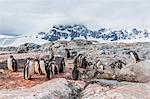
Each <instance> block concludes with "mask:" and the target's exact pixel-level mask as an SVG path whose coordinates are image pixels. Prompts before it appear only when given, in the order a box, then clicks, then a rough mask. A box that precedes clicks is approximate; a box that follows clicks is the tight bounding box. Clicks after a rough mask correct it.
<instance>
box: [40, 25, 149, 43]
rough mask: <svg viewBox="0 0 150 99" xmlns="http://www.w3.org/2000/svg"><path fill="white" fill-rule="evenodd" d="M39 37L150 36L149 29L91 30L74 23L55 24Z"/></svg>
mask: <svg viewBox="0 0 150 99" xmlns="http://www.w3.org/2000/svg"><path fill="white" fill-rule="evenodd" d="M37 37H42V39H45V40H48V41H56V40H61V39H63V40H74V39H87V40H107V41H117V40H130V39H139V38H148V37H150V32H148V30H138V29H136V28H133V29H132V30H130V31H129V30H111V29H107V28H100V29H99V30H97V31H93V30H89V29H88V28H87V27H86V26H84V25H81V24H74V25H55V26H53V27H52V29H50V32H49V33H45V32H40V33H38V35H37Z"/></svg>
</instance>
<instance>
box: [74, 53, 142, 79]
mask: <svg viewBox="0 0 150 99" xmlns="http://www.w3.org/2000/svg"><path fill="white" fill-rule="evenodd" d="M128 54H130V55H131V57H132V58H133V60H134V61H135V63H137V62H139V61H140V59H139V57H138V54H137V53H136V52H135V51H130V52H128ZM89 65H90V62H88V61H87V59H86V57H85V56H84V55H83V54H79V55H78V56H77V57H76V58H75V59H74V67H73V70H72V79H74V80H78V79H79V73H80V72H79V68H83V69H85V70H86V68H87V66H89ZM123 65H126V63H125V62H123V61H121V60H116V61H114V62H112V63H110V65H109V67H110V68H112V69H120V70H121V69H122V68H123ZM93 69H95V71H96V72H95V73H97V69H100V70H105V69H106V67H105V66H104V65H103V64H101V62H100V61H98V62H97V63H96V64H94V67H93Z"/></svg>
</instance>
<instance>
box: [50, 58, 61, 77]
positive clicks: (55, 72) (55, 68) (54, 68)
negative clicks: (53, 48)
mask: <svg viewBox="0 0 150 99" xmlns="http://www.w3.org/2000/svg"><path fill="white" fill-rule="evenodd" d="M49 65H50V66H51V68H52V74H53V75H55V74H58V73H59V68H58V65H56V63H55V61H52V62H50V63H49Z"/></svg>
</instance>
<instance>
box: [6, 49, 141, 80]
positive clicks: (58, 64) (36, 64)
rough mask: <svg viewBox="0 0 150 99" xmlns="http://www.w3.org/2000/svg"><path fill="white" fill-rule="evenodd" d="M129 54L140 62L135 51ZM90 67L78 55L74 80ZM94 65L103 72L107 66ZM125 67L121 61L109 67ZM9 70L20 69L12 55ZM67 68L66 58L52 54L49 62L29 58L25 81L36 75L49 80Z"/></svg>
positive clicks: (81, 55) (75, 61)
mask: <svg viewBox="0 0 150 99" xmlns="http://www.w3.org/2000/svg"><path fill="white" fill-rule="evenodd" d="M65 51H66V56H67V59H69V58H70V53H69V50H68V49H65ZM128 54H130V55H131V57H132V58H133V59H134V61H135V63H137V62H139V61H140V59H139V57H138V54H137V53H136V52H135V51H130V52H128ZM89 65H90V62H88V61H87V58H86V56H85V55H83V54H79V55H77V56H76V57H75V59H74V66H73V70H72V79H73V80H78V79H79V75H80V74H79V73H80V71H79V68H83V69H85V70H86V69H87V67H88V66H89ZM94 65H95V66H96V67H100V69H101V70H105V66H104V65H103V64H101V62H100V61H98V62H97V63H96V64H94ZM123 65H126V63H125V62H122V61H121V60H117V61H114V62H113V63H110V65H109V67H110V68H118V69H122V68H123ZM7 68H8V70H10V71H13V72H16V71H17V69H18V66H17V61H16V60H15V58H14V57H13V56H12V55H11V56H10V57H9V58H8V59H7ZM65 68H66V64H65V58H64V57H61V56H54V53H52V55H51V58H50V59H49V60H48V61H46V60H45V59H44V58H40V59H38V58H36V59H33V58H27V60H26V64H25V67H24V79H27V80H29V79H31V77H32V76H33V75H34V74H39V75H45V76H46V77H47V78H48V79H52V78H53V76H54V75H56V74H59V73H64V72H65ZM93 69H94V68H93Z"/></svg>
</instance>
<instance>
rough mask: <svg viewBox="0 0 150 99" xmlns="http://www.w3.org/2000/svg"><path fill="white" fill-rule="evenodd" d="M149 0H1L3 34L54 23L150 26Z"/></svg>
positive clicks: (92, 26)
mask: <svg viewBox="0 0 150 99" xmlns="http://www.w3.org/2000/svg"><path fill="white" fill-rule="evenodd" d="M149 4H150V2H149V0H122V1H120V0H0V7H1V8H0V34H2V33H3V34H24V33H36V32H40V31H45V32H49V29H50V28H51V27H52V26H53V25H55V24H74V23H76V24H85V25H86V26H87V27H89V28H90V29H98V28H100V27H107V28H119V29H122V28H127V29H130V28H134V27H137V28H144V29H145V28H146V29H147V28H150V25H149V23H150V15H149V12H150V7H149Z"/></svg>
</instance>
